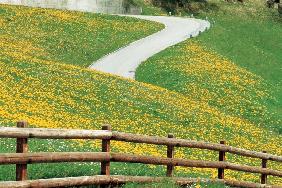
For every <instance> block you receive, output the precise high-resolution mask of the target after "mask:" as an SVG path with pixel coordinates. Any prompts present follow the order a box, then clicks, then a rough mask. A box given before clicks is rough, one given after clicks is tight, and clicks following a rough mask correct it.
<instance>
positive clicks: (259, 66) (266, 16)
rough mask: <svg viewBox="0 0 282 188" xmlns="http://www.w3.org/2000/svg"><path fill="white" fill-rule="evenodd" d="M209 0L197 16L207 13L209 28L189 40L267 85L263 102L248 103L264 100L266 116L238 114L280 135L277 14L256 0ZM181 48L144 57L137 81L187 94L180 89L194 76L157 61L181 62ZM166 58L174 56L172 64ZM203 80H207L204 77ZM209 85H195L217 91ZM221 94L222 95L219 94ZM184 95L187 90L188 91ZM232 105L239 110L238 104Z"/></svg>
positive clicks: (281, 67)
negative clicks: (230, 0)
mask: <svg viewBox="0 0 282 188" xmlns="http://www.w3.org/2000/svg"><path fill="white" fill-rule="evenodd" d="M209 3H211V4H213V5H215V6H216V7H218V8H217V9H216V10H214V11H210V12H200V13H199V15H198V16H199V17H206V16H207V17H209V18H211V20H214V21H215V23H213V22H214V21H211V22H212V25H213V26H212V28H211V29H210V30H209V31H208V32H205V33H203V34H202V35H201V36H200V37H198V38H196V39H194V41H197V42H199V44H201V45H202V46H206V47H207V48H208V49H209V51H211V52H212V51H214V52H216V53H217V54H219V55H222V56H223V57H225V58H228V59H229V60H231V61H232V62H233V63H235V64H236V65H238V66H239V67H242V68H244V69H246V70H248V71H249V72H251V73H253V74H255V75H258V76H260V77H262V78H263V79H264V82H265V85H267V86H264V87H265V88H267V89H268V92H269V94H270V95H271V97H266V98H264V101H260V102H259V101H257V102H255V101H253V103H252V104H255V103H264V106H266V107H267V111H268V114H267V117H264V119H262V118H259V119H256V118H255V117H254V116H255V115H252V114H250V113H248V114H244V115H243V117H245V118H247V119H249V120H251V121H254V122H256V123H258V124H262V125H264V126H265V127H271V128H274V129H275V130H276V131H278V132H279V133H282V125H281V120H282V116H281V115H282V95H281V93H282V79H281V75H282V55H281V51H282V37H281V33H282V23H281V20H280V18H279V17H278V14H277V13H276V12H275V11H273V10H269V9H266V8H265V7H264V5H262V3H261V2H257V1H255V2H252V3H251V2H248V1H247V2H246V4H244V5H242V4H240V3H227V2H221V1H216V0H214V1H209ZM185 47H186V45H185V43H183V44H182V45H177V46H176V47H175V48H170V49H168V50H165V51H164V52H161V53H160V54H158V55H156V56H154V57H153V58H150V59H149V60H148V61H147V62H145V63H144V65H142V66H140V67H139V69H138V71H137V80H139V81H144V82H147V83H151V84H154V85H159V86H161V87H164V88H167V89H170V90H174V91H178V92H181V93H184V94H186V95H189V92H188V93H187V92H186V90H185V85H187V84H188V83H192V82H195V80H193V78H192V77H187V76H188V75H186V76H185V75H183V74H179V71H177V70H173V68H171V69H169V70H164V68H165V66H164V63H160V62H167V63H170V64H171V63H172V64H174V63H175V64H179V65H182V64H185V60H181V57H186V56H187V54H189V52H186V51H185V50H184V48H185ZM171 59H176V61H177V62H174V61H173V60H171ZM203 74H204V72H203ZM205 82H206V83H208V80H206V81H205ZM196 83H197V81H196ZM201 83H202V84H203V80H198V83H197V84H201ZM214 84H216V82H215V83H213V84H210V85H209V86H207V85H205V86H203V85H202V86H201V87H202V88H205V89H208V90H209V92H215V90H217V91H219V89H220V88H218V86H216V85H214ZM208 87H209V88H208ZM212 87H213V88H212ZM229 87H230V85H226V86H225V87H223V88H229ZM247 87H248V86H247ZM262 90H263V89H262ZM252 92H253V91H252V90H248V91H247V93H244V94H243V93H242V97H243V98H245V99H246V98H249V97H248V96H253V97H256V96H255V94H254V93H252ZM221 93H222V94H224V92H221ZM190 94H192V93H191V92H190ZM243 95H246V97H244V96H243ZM218 96H220V95H218ZM222 97H223V96H221V98H222ZM231 100H232V99H231ZM216 101H217V98H213V99H211V100H210V101H209V103H210V104H212V105H214V106H216V107H219V108H220V109H224V108H225V107H226V106H222V105H217V104H218V102H216ZM240 102H243V101H240ZM254 102H255V103H254ZM248 108H252V107H251V105H244V109H245V110H248ZM237 109H238V110H239V108H238V107H237ZM248 111H251V110H248ZM227 112H228V111H227ZM233 114H234V113H233ZM234 115H240V113H239V112H236V111H235V114H234ZM257 115H258V116H261V115H260V114H257Z"/></svg>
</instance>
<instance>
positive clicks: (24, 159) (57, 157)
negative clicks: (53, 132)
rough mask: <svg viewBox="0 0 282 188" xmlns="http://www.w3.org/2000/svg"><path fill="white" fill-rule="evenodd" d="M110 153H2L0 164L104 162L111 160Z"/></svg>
mask: <svg viewBox="0 0 282 188" xmlns="http://www.w3.org/2000/svg"><path fill="white" fill-rule="evenodd" d="M110 160H111V155H110V153H104V152H58V153H56V152H50V153H49V152H40V153H8V154H5V153H4V154H0V164H2V165H4V164H25V163H27V164H34V163H59V162H102V161H110Z"/></svg>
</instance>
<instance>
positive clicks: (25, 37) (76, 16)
mask: <svg viewBox="0 0 282 188" xmlns="http://www.w3.org/2000/svg"><path fill="white" fill-rule="evenodd" d="M0 16H1V17H0V24H1V25H3V27H1V29H0V34H1V42H2V45H1V49H2V50H3V48H8V47H7V46H3V45H4V44H3V43H4V42H8V43H16V42H20V41H23V42H24V41H28V42H29V43H32V44H34V47H37V48H41V49H42V51H44V53H42V57H40V58H41V59H44V60H49V61H50V60H51V61H57V62H61V63H65V64H72V65H79V66H82V67H87V66H89V65H90V64H91V63H92V62H94V61H95V60H98V59H99V58H101V57H102V56H104V55H106V54H108V53H110V52H113V51H115V50H117V49H118V48H120V47H123V46H125V45H127V44H129V43H131V42H133V41H135V40H137V39H140V38H142V37H145V36H147V35H150V34H152V33H154V32H157V31H159V30H160V29H161V28H163V26H162V25H161V24H156V23H155V24H152V23H150V22H148V21H143V20H138V19H133V18H127V17H118V16H109V15H99V14H91V13H82V12H70V11H57V10H51V9H38V10H37V9H33V8H23V7H21V6H6V5H0ZM8 39H9V41H7V40H8ZM16 45H17V46H19V45H20V44H19V43H16Z"/></svg>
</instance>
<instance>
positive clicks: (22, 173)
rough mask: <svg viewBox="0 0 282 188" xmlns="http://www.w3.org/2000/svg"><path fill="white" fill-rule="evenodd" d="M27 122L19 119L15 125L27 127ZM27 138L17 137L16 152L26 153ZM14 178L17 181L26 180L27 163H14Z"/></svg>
mask: <svg viewBox="0 0 282 188" xmlns="http://www.w3.org/2000/svg"><path fill="white" fill-rule="evenodd" d="M27 126H28V125H27V122H26V121H19V122H18V123H17V127H18V128H20V129H22V128H27ZM27 141H28V140H27V138H17V147H16V152H17V153H27V152H28V144H27ZM16 180H17V181H24V180H27V164H17V165H16Z"/></svg>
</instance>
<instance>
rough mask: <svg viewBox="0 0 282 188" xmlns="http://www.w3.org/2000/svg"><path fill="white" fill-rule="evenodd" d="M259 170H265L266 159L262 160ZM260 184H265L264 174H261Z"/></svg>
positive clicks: (265, 176) (265, 177)
mask: <svg viewBox="0 0 282 188" xmlns="http://www.w3.org/2000/svg"><path fill="white" fill-rule="evenodd" d="M263 153H266V151H263ZM261 168H267V160H266V159H262V161H261ZM260 183H261V184H266V183H267V175H266V174H261V177H260Z"/></svg>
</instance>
